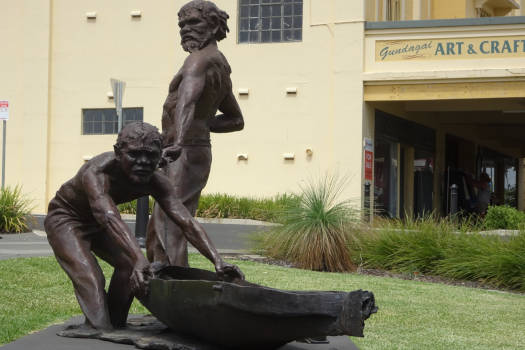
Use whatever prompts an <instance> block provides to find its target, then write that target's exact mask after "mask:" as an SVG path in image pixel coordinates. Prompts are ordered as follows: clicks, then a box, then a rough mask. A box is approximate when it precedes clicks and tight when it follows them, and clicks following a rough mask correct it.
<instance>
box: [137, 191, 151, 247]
mask: <svg viewBox="0 0 525 350" xmlns="http://www.w3.org/2000/svg"><path fill="white" fill-rule="evenodd" d="M148 221H149V196H142V197H140V198H138V199H137V214H136V216H135V237H136V238H137V241H138V242H139V244H140V246H141V247H142V248H144V247H145V246H146V230H147V227H148Z"/></svg>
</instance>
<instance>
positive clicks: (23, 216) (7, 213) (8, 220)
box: [0, 186, 33, 233]
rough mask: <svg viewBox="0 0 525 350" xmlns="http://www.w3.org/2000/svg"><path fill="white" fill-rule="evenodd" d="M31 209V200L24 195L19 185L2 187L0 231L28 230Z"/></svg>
mask: <svg viewBox="0 0 525 350" xmlns="http://www.w3.org/2000/svg"><path fill="white" fill-rule="evenodd" d="M32 209H33V206H32V201H31V200H30V199H28V198H26V197H25V196H24V194H23V193H22V188H21V187H20V186H15V187H14V188H11V187H6V188H4V189H2V190H1V191H0V232H7V233H20V232H26V231H28V230H29V220H31V216H30V214H31V210H32Z"/></svg>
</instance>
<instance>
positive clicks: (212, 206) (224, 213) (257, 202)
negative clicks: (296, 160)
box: [118, 193, 298, 222]
mask: <svg viewBox="0 0 525 350" xmlns="http://www.w3.org/2000/svg"><path fill="white" fill-rule="evenodd" d="M297 201H298V198H297V197H296V196H294V195H290V194H281V195H276V196H274V197H271V198H250V197H237V196H232V195H227V194H221V193H217V194H205V195H202V196H201V198H200V200H199V207H198V209H197V212H196V214H195V215H196V216H198V217H203V218H217V219H225V218H230V219H252V220H261V221H269V222H278V221H279V218H280V217H281V213H282V212H283V210H285V208H287V207H289V206H291V205H293V204H294V203H296V202H297ZM153 204H154V200H153V198H151V197H150V205H149V212H150V214H151V212H152V208H153ZM118 208H119V211H120V212H121V213H122V214H136V213H137V201H136V200H133V201H131V202H127V203H122V204H119V205H118Z"/></svg>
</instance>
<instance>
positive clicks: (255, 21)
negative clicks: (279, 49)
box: [250, 18, 259, 30]
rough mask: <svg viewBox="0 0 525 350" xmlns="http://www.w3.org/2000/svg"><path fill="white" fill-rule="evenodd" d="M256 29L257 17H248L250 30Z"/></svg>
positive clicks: (257, 25)
mask: <svg viewBox="0 0 525 350" xmlns="http://www.w3.org/2000/svg"><path fill="white" fill-rule="evenodd" d="M257 29H259V19H258V18H250V30H257Z"/></svg>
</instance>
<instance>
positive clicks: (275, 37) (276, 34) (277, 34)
mask: <svg viewBox="0 0 525 350" xmlns="http://www.w3.org/2000/svg"><path fill="white" fill-rule="evenodd" d="M279 41H281V31H279V30H274V31H272V42H274V43H276V42H279Z"/></svg>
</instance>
